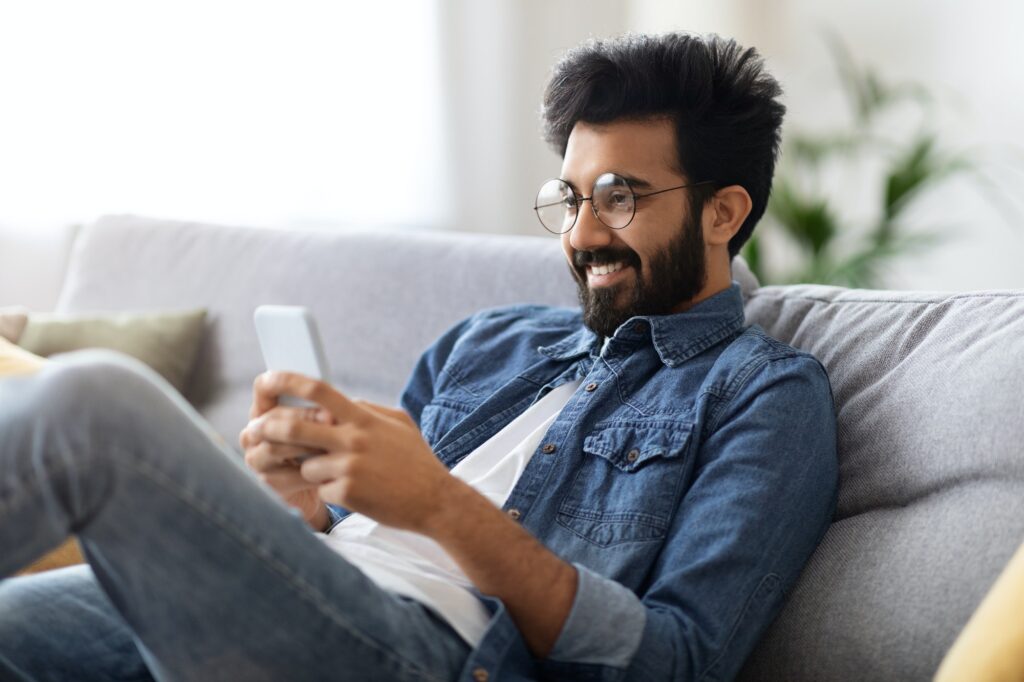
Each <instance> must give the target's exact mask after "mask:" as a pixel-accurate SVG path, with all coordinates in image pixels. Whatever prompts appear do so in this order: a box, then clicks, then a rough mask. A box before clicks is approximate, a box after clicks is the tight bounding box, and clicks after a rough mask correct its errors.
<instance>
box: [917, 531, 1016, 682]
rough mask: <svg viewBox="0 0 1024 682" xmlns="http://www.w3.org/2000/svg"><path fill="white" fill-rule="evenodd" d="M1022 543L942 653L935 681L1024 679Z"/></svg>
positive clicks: (1006, 680)
mask: <svg viewBox="0 0 1024 682" xmlns="http://www.w3.org/2000/svg"><path fill="white" fill-rule="evenodd" d="M1022 613H1024V545H1021V546H1020V548H1019V549H1018V550H1017V553H1016V554H1014V555H1013V558H1012V559H1010V563H1009V564H1007V565H1006V568H1005V569H1003V572H1002V574H1001V575H1000V576H999V578H998V579H997V580H996V582H995V585H993V586H992V589H991V590H989V593H988V594H987V595H986V596H985V598H984V599H983V600H982V602H981V606H979V607H978V610H977V611H975V612H974V615H973V616H971V619H970V620H969V621H967V625H966V627H964V629H963V631H962V632H961V633H960V636H959V637H957V639H956V641H955V642H953V646H952V647H951V648H950V650H949V651H948V652H947V653H946V658H945V659H943V661H942V665H940V666H939V670H938V672H937V673H936V674H935V682H954V681H956V682H959V681H960V680H971V682H1019V681H1020V680H1024V618H1022V617H1021V614H1022Z"/></svg>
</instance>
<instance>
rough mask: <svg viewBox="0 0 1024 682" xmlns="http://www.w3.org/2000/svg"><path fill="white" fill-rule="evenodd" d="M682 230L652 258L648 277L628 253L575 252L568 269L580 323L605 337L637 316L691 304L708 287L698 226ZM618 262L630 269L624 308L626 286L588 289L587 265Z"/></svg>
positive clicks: (690, 223)
mask: <svg viewBox="0 0 1024 682" xmlns="http://www.w3.org/2000/svg"><path fill="white" fill-rule="evenodd" d="M682 228H683V229H682V230H680V232H679V234H678V235H676V236H675V237H673V238H672V241H671V242H669V244H668V246H667V247H666V248H665V249H664V250H662V251H659V252H658V253H656V254H654V255H653V256H651V258H650V261H649V264H648V269H649V270H650V277H646V276H645V275H646V274H647V273H645V272H644V271H643V270H642V267H643V266H642V264H641V262H640V256H638V255H637V253H636V252H635V251H633V250H632V249H599V250H597V251H577V252H576V253H575V254H573V263H574V265H575V267H574V266H573V265H570V266H569V270H570V271H571V272H572V276H573V278H574V279H575V280H576V287H577V293H578V295H579V300H580V305H581V306H582V308H583V324H585V325H586V326H587V327H589V328H590V329H592V330H593V331H594V332H596V333H597V334H600V335H601V336H603V337H608V336H612V335H613V334H614V333H615V330H616V329H618V328H619V326H620V325H621V324H622V323H623V322H625V321H626V320H628V319H629V318H631V317H635V316H637V315H667V314H669V313H671V312H672V310H673V309H674V308H676V307H677V306H678V305H679V304H681V303H685V302H686V301H689V300H692V299H693V298H694V297H695V296H696V295H697V294H699V293H700V292H701V291H702V290H703V289H704V285H705V284H706V283H707V259H706V257H705V254H704V235H703V234H702V232H701V225H700V223H699V221H695V220H692V219H686V220H684V222H683V226H682ZM616 262H621V263H623V264H624V265H627V266H633V273H634V277H633V289H632V295H631V296H630V297H629V300H627V301H626V302H625V303H623V304H621V305H620V304H617V303H616V301H617V299H618V298H619V295H620V293H621V292H622V289H623V287H625V286H627V285H628V284H629V282H628V281H622V282H618V283H616V284H613V285H611V286H606V287H597V288H596V289H592V288H591V287H590V286H588V285H587V265H603V264H606V263H616Z"/></svg>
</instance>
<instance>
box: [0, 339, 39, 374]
mask: <svg viewBox="0 0 1024 682" xmlns="http://www.w3.org/2000/svg"><path fill="white" fill-rule="evenodd" d="M45 362H46V360H44V359H43V358H41V357H39V356H38V355H33V354H32V353H29V352H28V351H27V350H24V349H22V348H18V347H17V346H15V345H14V344H13V343H11V342H10V341H8V340H7V339H5V338H0V377H5V376H13V375H18V374H30V373H32V372H35V371H36V370H38V369H41V368H42V366H43V364H44V363H45Z"/></svg>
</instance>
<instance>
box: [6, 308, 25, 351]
mask: <svg viewBox="0 0 1024 682" xmlns="http://www.w3.org/2000/svg"><path fill="white" fill-rule="evenodd" d="M27 322H28V311H27V310H26V309H25V308H0V338H2V339H7V340H8V341H10V342H11V343H18V339H19V338H20V337H21V332H22V331H24V329H25V324H26V323H27Z"/></svg>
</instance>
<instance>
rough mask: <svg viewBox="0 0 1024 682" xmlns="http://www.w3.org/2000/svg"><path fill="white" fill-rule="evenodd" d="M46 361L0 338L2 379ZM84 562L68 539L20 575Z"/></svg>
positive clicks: (24, 371) (28, 371)
mask: <svg viewBox="0 0 1024 682" xmlns="http://www.w3.org/2000/svg"><path fill="white" fill-rule="evenodd" d="M46 362H47V361H46V359H44V358H41V357H39V356H38V355H33V354H32V353H29V352H28V351H27V350H22V349H21V348H18V347H17V346H15V345H14V344H13V343H11V342H10V341H8V340H7V339H4V338H0V379H2V378H3V377H5V376H13V375H16V374H30V373H32V372H35V371H37V370H38V369H40V368H41V367H42V366H43V365H45V364H46ZM83 561H84V559H83V558H82V553H81V551H80V550H79V549H78V544H77V543H76V542H75V540H74V538H68V539H67V540H66V541H65V542H64V544H63V545H61V546H60V547H58V548H57V549H55V550H53V551H52V552H50V553H49V554H47V555H45V556H43V557H41V558H39V559H38V560H37V561H35V562H34V563H33V564H32V565H30V566H26V567H25V568H23V569H22V570H21V571H19V572H18V575H27V574H29V573H38V572H39V571H46V570H50V569H52V568H60V567H61V566H70V565H72V564H80V563H82V562H83Z"/></svg>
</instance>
